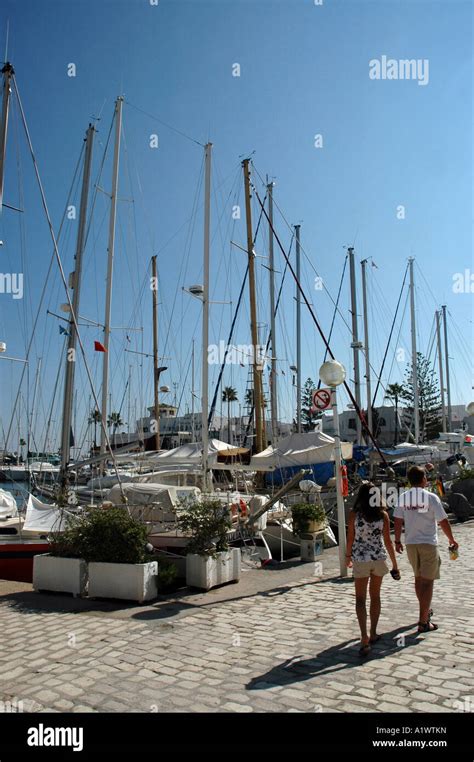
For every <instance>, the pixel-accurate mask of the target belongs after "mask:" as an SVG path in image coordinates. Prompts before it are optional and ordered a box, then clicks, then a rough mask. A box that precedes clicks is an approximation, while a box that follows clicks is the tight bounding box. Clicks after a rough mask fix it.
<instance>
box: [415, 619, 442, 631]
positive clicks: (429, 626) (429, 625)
mask: <svg viewBox="0 0 474 762" xmlns="http://www.w3.org/2000/svg"><path fill="white" fill-rule="evenodd" d="M437 629H438V625H437V624H435V623H434V622H432V621H431V620H430V619H428V621H427V622H418V632H433V631H434V630H437Z"/></svg>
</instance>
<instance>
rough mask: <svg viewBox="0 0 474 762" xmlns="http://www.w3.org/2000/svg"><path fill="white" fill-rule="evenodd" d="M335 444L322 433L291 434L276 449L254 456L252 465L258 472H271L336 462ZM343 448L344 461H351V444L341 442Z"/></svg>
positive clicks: (268, 448) (271, 448) (332, 439)
mask: <svg viewBox="0 0 474 762" xmlns="http://www.w3.org/2000/svg"><path fill="white" fill-rule="evenodd" d="M334 443H335V439H334V438H333V437H330V436H329V435H328V434H324V433H323V432H321V431H308V432H305V433H301V434H290V436H288V437H285V438H284V439H281V440H280V441H279V442H278V444H277V446H276V447H273V446H270V447H267V449H266V450H264V451H263V452H260V453H258V455H254V456H253V457H252V459H251V461H250V465H251V467H252V468H254V469H255V470H256V471H270V470H272V469H277V468H291V467H292V466H311V465H313V464H317V463H331V462H332V461H334ZM341 448H342V457H343V458H344V460H350V459H351V458H352V444H351V442H341Z"/></svg>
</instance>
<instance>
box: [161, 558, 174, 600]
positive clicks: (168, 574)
mask: <svg viewBox="0 0 474 762" xmlns="http://www.w3.org/2000/svg"><path fill="white" fill-rule="evenodd" d="M177 574H178V570H177V568H176V565H175V564H174V563H173V562H172V561H169V560H168V559H167V558H163V557H160V559H159V562H158V591H159V592H166V590H169V589H170V588H172V587H173V586H174V584H175V582H176V577H177Z"/></svg>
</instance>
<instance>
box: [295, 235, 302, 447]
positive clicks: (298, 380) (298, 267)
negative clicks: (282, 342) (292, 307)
mask: <svg viewBox="0 0 474 762" xmlns="http://www.w3.org/2000/svg"><path fill="white" fill-rule="evenodd" d="M300 228H301V225H295V237H296V279H297V283H296V430H297V432H298V433H301V294H300V289H299V287H298V284H299V283H301V248H300Z"/></svg>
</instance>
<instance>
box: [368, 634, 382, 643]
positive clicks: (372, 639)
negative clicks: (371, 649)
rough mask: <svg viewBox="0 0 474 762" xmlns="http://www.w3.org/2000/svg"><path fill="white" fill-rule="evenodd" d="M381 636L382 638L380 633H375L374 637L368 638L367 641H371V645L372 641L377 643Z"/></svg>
mask: <svg viewBox="0 0 474 762" xmlns="http://www.w3.org/2000/svg"><path fill="white" fill-rule="evenodd" d="M381 638H382V636H381V635H376V636H375V637H374V638H370V640H369V643H371V644H372V645H373V644H374V643H378V641H379V640H381Z"/></svg>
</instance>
